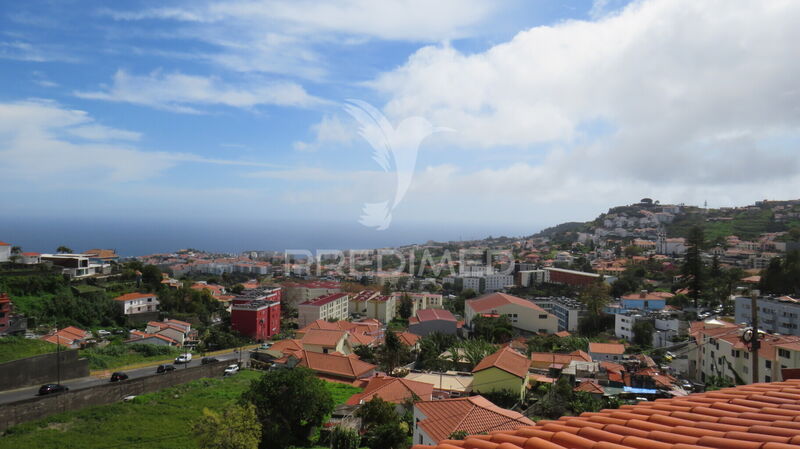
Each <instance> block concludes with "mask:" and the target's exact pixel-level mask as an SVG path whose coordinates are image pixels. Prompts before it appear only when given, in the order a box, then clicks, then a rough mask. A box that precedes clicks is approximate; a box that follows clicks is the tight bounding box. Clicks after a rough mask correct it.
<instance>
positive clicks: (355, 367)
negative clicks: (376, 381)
mask: <svg viewBox="0 0 800 449" xmlns="http://www.w3.org/2000/svg"><path fill="white" fill-rule="evenodd" d="M299 356H300V357H301V360H300V363H299V364H298V365H300V366H305V367H306V368H309V369H311V370H313V371H315V372H317V373H320V374H327V375H332V376H340V377H347V378H351V379H356V378H358V377H360V376H363V375H364V374H367V373H368V372H370V371H372V370H374V369H375V368H377V367H376V366H375V365H373V364H371V363H367V362H364V361H361V360H359V359H357V358H355V357H345V356H341V355H333V354H322V353H319V352H309V351H302V353H301V354H299Z"/></svg>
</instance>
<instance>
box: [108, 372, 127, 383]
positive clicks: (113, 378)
mask: <svg viewBox="0 0 800 449" xmlns="http://www.w3.org/2000/svg"><path fill="white" fill-rule="evenodd" d="M121 380H128V375H127V374H125V373H121V372H116V373H113V374H112V375H111V382H119V381H121Z"/></svg>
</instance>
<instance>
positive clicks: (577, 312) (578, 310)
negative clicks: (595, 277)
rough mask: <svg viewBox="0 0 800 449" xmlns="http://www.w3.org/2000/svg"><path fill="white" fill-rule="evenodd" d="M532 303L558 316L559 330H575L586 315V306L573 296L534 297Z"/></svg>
mask: <svg viewBox="0 0 800 449" xmlns="http://www.w3.org/2000/svg"><path fill="white" fill-rule="evenodd" d="M533 303H534V304H536V305H538V306H539V307H541V308H543V309H544V310H546V311H547V312H548V313H550V314H552V315H555V316H556V317H557V318H558V330H559V331H569V332H575V331H577V330H578V323H580V320H581V318H583V317H584V316H585V315H586V306H585V305H584V304H583V303H582V302H580V301H578V300H577V299H573V298H566V297H557V296H551V297H546V298H534V299H533Z"/></svg>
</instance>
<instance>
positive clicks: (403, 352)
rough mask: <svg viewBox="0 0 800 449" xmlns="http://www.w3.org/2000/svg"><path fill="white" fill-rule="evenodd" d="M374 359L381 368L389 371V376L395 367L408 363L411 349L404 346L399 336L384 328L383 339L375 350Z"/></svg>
mask: <svg viewBox="0 0 800 449" xmlns="http://www.w3.org/2000/svg"><path fill="white" fill-rule="evenodd" d="M375 356H376V360H377V361H378V363H379V364H380V366H381V369H383V370H384V371H386V372H387V373H389V375H390V376H391V375H392V373H394V370H395V368H397V367H399V366H401V365H403V364H406V363H409V362H410V361H411V360H412V358H411V350H410V349H409V348H408V346H406V345H405V344H404V343H403V342H402V341H401V340H400V338H399V337H398V336H397V334H395V333H394V332H393V331H391V330H388V329H387V330H386V334H385V336H384V339H383V344H382V345H381V346H380V347H378V349H377V351H375Z"/></svg>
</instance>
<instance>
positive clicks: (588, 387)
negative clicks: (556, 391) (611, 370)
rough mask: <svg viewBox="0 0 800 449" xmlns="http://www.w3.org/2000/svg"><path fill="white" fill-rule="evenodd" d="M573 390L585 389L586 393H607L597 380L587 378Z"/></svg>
mask: <svg viewBox="0 0 800 449" xmlns="http://www.w3.org/2000/svg"><path fill="white" fill-rule="evenodd" d="M572 391H584V392H586V393H594V394H605V393H606V391H605V390H604V389H603V387H601V386H600V385H599V384H598V383H597V382H595V381H593V380H587V381H584V382H581V383H580V384H579V385H578V386H577V387H575V388H573V389H572Z"/></svg>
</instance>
